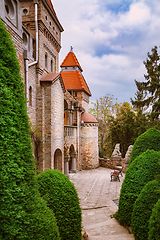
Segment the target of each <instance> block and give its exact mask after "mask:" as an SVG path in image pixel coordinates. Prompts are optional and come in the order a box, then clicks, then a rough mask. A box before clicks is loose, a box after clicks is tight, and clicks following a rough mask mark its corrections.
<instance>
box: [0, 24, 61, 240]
mask: <svg viewBox="0 0 160 240" xmlns="http://www.w3.org/2000/svg"><path fill="white" fill-rule="evenodd" d="M0 56H1V57H0V196H1V197H0V206H1V207H0V222H1V224H0V239H3V240H9V239H23V240H28V239H32V240H33V239H35V240H42V239H55V240H59V239H60V237H59V232H58V227H57V224H56V220H55V216H54V213H53V211H52V210H50V209H49V208H48V207H47V205H46V202H45V201H44V200H43V199H42V198H41V197H40V194H39V192H38V187H37V184H36V180H35V175H34V164H33V162H34V159H33V153H32V146H31V138H30V135H29V134H30V128H29V119H28V115H27V111H26V110H27V109H26V100H25V97H24V85H23V83H22V81H21V80H22V79H21V76H20V66H19V62H18V59H17V56H16V51H15V48H14V46H13V42H12V40H11V37H10V35H9V33H8V32H7V31H6V29H5V27H4V24H3V22H2V21H1V20H0Z"/></svg>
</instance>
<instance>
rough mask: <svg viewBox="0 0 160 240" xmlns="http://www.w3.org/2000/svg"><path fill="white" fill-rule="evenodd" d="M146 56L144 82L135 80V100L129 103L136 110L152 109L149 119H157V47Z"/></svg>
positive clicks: (159, 73) (159, 104)
mask: <svg viewBox="0 0 160 240" xmlns="http://www.w3.org/2000/svg"><path fill="white" fill-rule="evenodd" d="M147 56H148V58H147V59H146V61H144V62H143V63H144V65H145V68H146V70H147V74H144V78H145V81H144V82H138V81H136V80H135V83H136V86H137V89H138V90H137V94H136V97H135V100H133V99H131V102H132V104H133V105H134V106H135V107H137V108H138V109H144V107H146V109H149V108H152V110H151V118H152V119H158V117H159V114H160V62H159V60H160V57H159V55H158V48H157V46H155V47H154V48H152V50H151V54H150V53H149V52H148V54H147ZM146 109H145V110H146Z"/></svg>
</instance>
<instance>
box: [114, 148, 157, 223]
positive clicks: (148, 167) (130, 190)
mask: <svg viewBox="0 0 160 240" xmlns="http://www.w3.org/2000/svg"><path fill="white" fill-rule="evenodd" d="M159 160H160V152H155V151H154V150H147V151H146V152H145V153H142V154H141V155H140V156H138V157H137V158H136V159H135V160H134V161H133V162H132V163H131V165H130V166H129V168H128V170H127V171H126V176H125V179H124V182H123V184H122V188H121V193H120V199H119V208H118V212H117V213H116V217H117V218H118V219H119V221H120V223H121V224H123V225H128V226H129V225H130V224H131V215H132V211H133V204H134V202H135V201H136V199H137V197H138V195H139V194H140V192H141V190H142V189H143V187H144V186H145V185H146V183H148V182H150V181H152V180H154V175H156V174H159V173H160V165H159Z"/></svg>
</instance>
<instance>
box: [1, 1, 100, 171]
mask: <svg viewBox="0 0 160 240" xmlns="http://www.w3.org/2000/svg"><path fill="white" fill-rule="evenodd" d="M0 16H1V19H2V20H3V22H4V24H5V26H6V29H7V31H8V32H9V33H10V34H11V36H12V40H13V42H14V45H15V48H16V52H17V57H18V59H19V63H20V66H21V76H22V79H23V81H24V84H25V93H26V98H27V100H28V101H27V109H28V115H29V118H30V122H31V135H32V139H33V148H34V158H35V160H36V165H37V167H38V169H39V170H40V171H44V170H47V169H50V168H51V169H58V170H60V171H61V172H63V173H65V174H66V175H68V174H69V172H76V171H77V170H81V169H90V168H95V167H97V166H98V164H99V163H98V121H97V120H96V119H95V118H94V117H93V116H92V115H90V114H89V113H88V106H89V97H90V96H91V92H90V89H89V87H88V85H87V83H86V80H85V78H84V77H83V74H82V72H83V69H82V67H81V65H80V63H79V62H78V59H77V57H76V55H75V54H74V52H73V48H72V47H71V50H70V52H69V53H68V54H67V56H66V57H65V59H64V61H63V62H62V64H61V65H60V67H61V71H60V72H59V52H60V49H61V33H62V32H63V27H62V26H61V24H60V21H59V20H58V17H57V15H56V12H55V10H54V8H53V5H52V2H51V0H1V8H0Z"/></svg>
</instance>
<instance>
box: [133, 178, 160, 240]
mask: <svg viewBox="0 0 160 240" xmlns="http://www.w3.org/2000/svg"><path fill="white" fill-rule="evenodd" d="M158 199H160V183H159V182H158V181H156V180H153V181H151V182H149V183H147V184H146V185H145V186H144V188H143V189H142V191H141V192H140V194H139V196H138V198H137V200H136V201H135V203H134V206H133V213H132V219H131V227H132V230H133V233H134V236H135V239H136V240H146V239H148V231H149V229H148V224H149V218H150V216H151V214H152V209H153V207H154V205H155V204H156V202H157V201H158ZM159 230H160V229H159Z"/></svg>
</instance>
